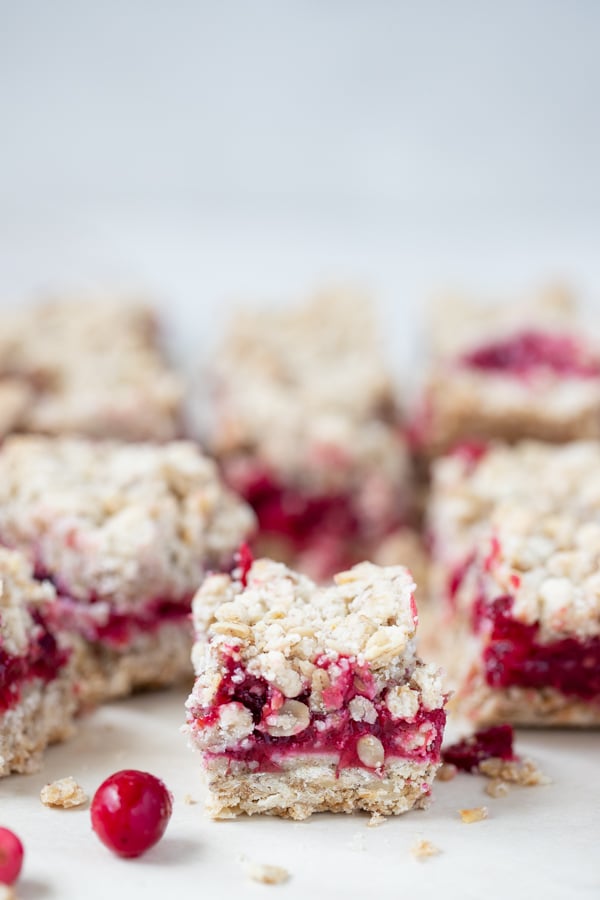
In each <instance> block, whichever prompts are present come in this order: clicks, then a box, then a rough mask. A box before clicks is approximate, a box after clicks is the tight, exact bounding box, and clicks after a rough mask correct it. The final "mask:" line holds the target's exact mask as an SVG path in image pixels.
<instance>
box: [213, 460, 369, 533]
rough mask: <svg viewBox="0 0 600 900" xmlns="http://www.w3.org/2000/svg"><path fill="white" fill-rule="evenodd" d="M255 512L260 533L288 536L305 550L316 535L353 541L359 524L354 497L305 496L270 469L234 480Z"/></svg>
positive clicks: (258, 469) (234, 485) (335, 495)
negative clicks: (351, 498)
mask: <svg viewBox="0 0 600 900" xmlns="http://www.w3.org/2000/svg"><path fill="white" fill-rule="evenodd" d="M230 480H231V482H232V487H234V488H235V489H236V490H237V491H238V492H239V493H241V494H242V496H243V497H244V499H245V500H246V501H247V502H248V503H249V504H250V506H251V507H252V508H253V509H254V511H255V513H256V516H257V518H258V522H259V526H260V531H261V532H262V533H263V534H269V535H284V536H285V537H287V538H288V539H289V540H291V541H292V543H293V545H294V547H295V548H296V549H297V550H303V549H305V548H306V547H307V545H309V544H310V543H311V542H312V540H314V537H315V534H317V533H318V534H319V535H323V534H327V535H335V536H337V537H339V538H340V539H344V540H351V539H353V538H355V537H356V536H357V535H358V533H359V523H358V520H357V517H356V514H355V512H354V511H353V509H352V505H351V502H350V498H349V497H348V496H346V495H344V494H331V495H319V494H303V493H301V492H300V491H298V490H294V489H293V488H290V487H286V486H285V485H283V484H281V483H280V482H278V481H277V479H276V478H275V477H274V476H272V475H271V474H270V473H269V472H268V471H267V470H266V469H262V468H259V467H255V468H253V469H252V470H251V471H248V472H247V473H245V477H243V478H240V477H234V478H233V479H230Z"/></svg>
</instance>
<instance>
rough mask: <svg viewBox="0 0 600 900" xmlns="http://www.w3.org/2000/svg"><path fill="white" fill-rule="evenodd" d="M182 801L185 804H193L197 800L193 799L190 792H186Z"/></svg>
mask: <svg viewBox="0 0 600 900" xmlns="http://www.w3.org/2000/svg"><path fill="white" fill-rule="evenodd" d="M183 802H184V803H185V805H186V806H195V805H196V803H197V802H198V801H197V800H194V798H193V797H192V795H191V794H186V795H185V796H184V798H183Z"/></svg>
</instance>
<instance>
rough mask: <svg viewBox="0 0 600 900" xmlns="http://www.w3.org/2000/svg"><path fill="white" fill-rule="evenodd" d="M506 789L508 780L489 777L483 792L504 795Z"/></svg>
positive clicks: (496, 795)
mask: <svg viewBox="0 0 600 900" xmlns="http://www.w3.org/2000/svg"><path fill="white" fill-rule="evenodd" d="M508 791H509V787H508V782H507V781H503V780H502V778H491V779H490V780H489V781H488V783H487V784H486V786H485V792H486V794H489V796H490V797H496V798H498V797H506V795H507V794H508Z"/></svg>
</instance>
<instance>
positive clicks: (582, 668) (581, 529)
mask: <svg viewBox="0 0 600 900" xmlns="http://www.w3.org/2000/svg"><path fill="white" fill-rule="evenodd" d="M468 583H470V585H471V591H472V608H471V629H472V634H473V641H472V643H471V649H470V651H469V653H468V654H466V659H467V660H468V661H469V663H470V664H469V665H468V667H467V669H466V671H465V673H464V677H463V679H462V684H461V687H460V689H459V694H458V702H459V704H460V707H461V709H462V711H463V712H464V713H466V714H467V715H469V716H471V717H472V718H473V719H475V720H476V721H477V722H478V723H494V722H505V721H511V722H513V723H515V724H523V725H571V726H577V725H600V511H597V512H596V514H595V516H593V517H590V518H588V517H587V516H583V517H582V516H581V515H580V514H579V513H578V512H576V511H570V510H569V511H562V512H561V511H558V510H557V511H556V512H555V513H554V514H548V515H542V516H540V515H539V514H538V512H537V511H536V510H535V509H531V508H527V507H526V506H524V505H518V504H517V505H504V506H500V507H498V509H497V510H496V512H495V513H494V516H493V518H492V529H491V533H490V535H489V538H488V540H487V541H484V542H483V543H482V546H481V548H480V550H479V552H478V554H477V556H476V558H475V561H474V564H473V568H472V571H471V573H470V575H469V578H468V579H467V581H466V582H465V583H464V586H463V588H464V587H466V585H467V584H468Z"/></svg>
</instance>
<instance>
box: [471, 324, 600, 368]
mask: <svg viewBox="0 0 600 900" xmlns="http://www.w3.org/2000/svg"><path fill="white" fill-rule="evenodd" d="M460 362H461V364H462V365H464V366H467V367H468V368H470V369H479V370H481V371H485V372H504V373H506V374H509V375H515V376H518V377H526V376H527V375H530V374H531V373H533V372H535V371H539V370H541V369H547V370H550V371H551V372H556V373H557V374H561V375H567V376H569V375H570V376H574V377H577V378H597V377H598V376H599V375H600V360H598V359H596V358H594V357H593V356H592V354H591V353H590V352H589V350H587V348H585V347H584V346H583V345H582V344H581V343H580V342H579V341H577V340H576V339H575V338H573V337H571V336H569V335H559V334H546V333H544V332H541V331H523V332H522V333H521V334H517V335H514V336H513V337H509V338H505V339H504V340H500V341H494V342H491V343H489V344H486V345H485V346H483V347H480V348H479V349H478V350H474V351H472V352H471V353H466V354H465V355H464V356H462V357H461V359H460Z"/></svg>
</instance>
